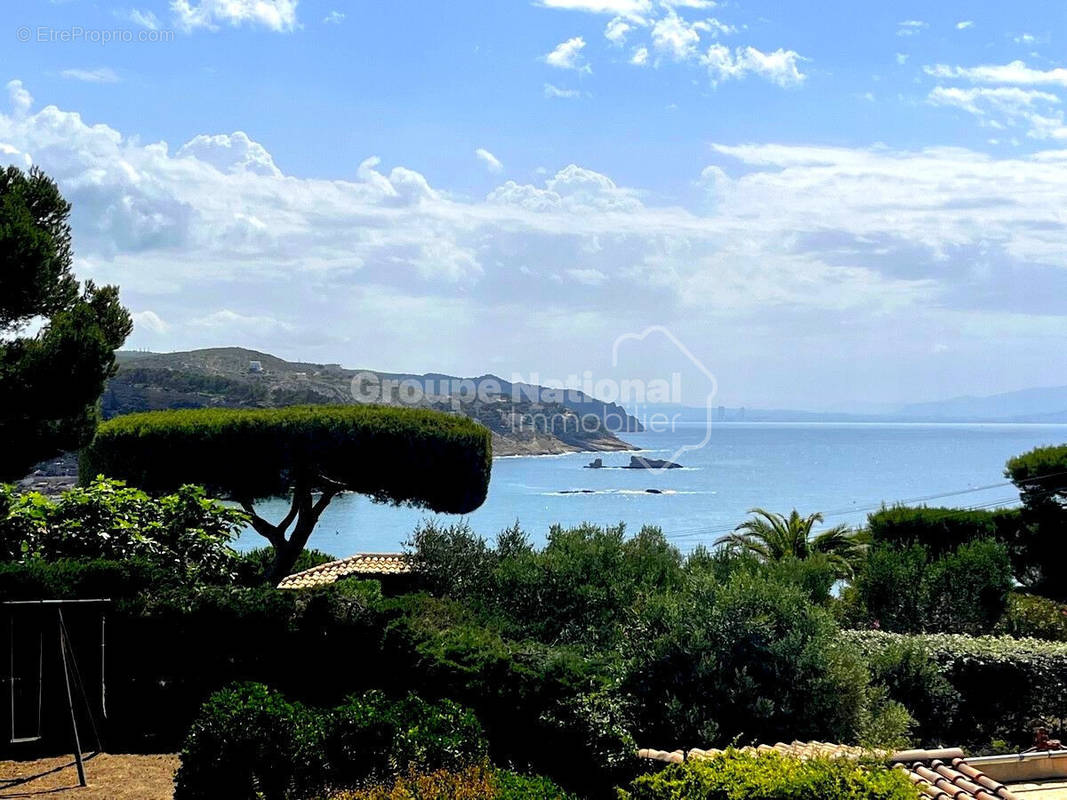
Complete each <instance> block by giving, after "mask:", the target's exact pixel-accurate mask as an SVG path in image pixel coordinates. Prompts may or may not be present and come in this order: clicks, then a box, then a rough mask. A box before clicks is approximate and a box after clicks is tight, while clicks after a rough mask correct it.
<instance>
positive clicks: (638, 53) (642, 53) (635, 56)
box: [630, 47, 648, 67]
mask: <svg viewBox="0 0 1067 800" xmlns="http://www.w3.org/2000/svg"><path fill="white" fill-rule="evenodd" d="M630 63H631V64H633V65H634V66H635V67H643V66H645V65H646V64H647V63H648V48H647V47H635V48H634V51H633V53H632V54H631V56H630Z"/></svg>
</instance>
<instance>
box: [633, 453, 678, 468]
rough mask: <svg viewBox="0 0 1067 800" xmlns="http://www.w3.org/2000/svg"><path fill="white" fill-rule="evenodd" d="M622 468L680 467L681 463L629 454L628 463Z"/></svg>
mask: <svg viewBox="0 0 1067 800" xmlns="http://www.w3.org/2000/svg"><path fill="white" fill-rule="evenodd" d="M623 469H682V465H681V464H675V463H674V462H673V461H665V460H663V459H659V458H641V457H640V456H630V463H629V464H627V465H626V466H625V467H623Z"/></svg>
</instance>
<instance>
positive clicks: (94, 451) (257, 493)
mask: <svg viewBox="0 0 1067 800" xmlns="http://www.w3.org/2000/svg"><path fill="white" fill-rule="evenodd" d="M161 453H165V454H166V457H165V458H160V456H159V454H161ZM491 468H492V445H491V437H490V433H489V430H488V429H487V428H484V427H482V426H481V425H478V424H477V423H475V422H473V421H471V420H469V419H467V418H466V417H459V416H453V415H449V414H444V413H441V412H438V411H426V410H422V409H413V408H387V407H382V406H289V407H285V408H268V409H228V408H199V409H182V410H177V411H153V412H146V413H141V414H128V415H126V416H122V417H116V418H115V419H112V420H109V421H108V422H105V423H104V424H102V425H101V426H100V428H99V429H98V430H97V434H96V439H95V440H94V441H93V443H92V444H91V445H90V446H89V447H88V448H86V450H85V451H83V453H82V463H81V467H80V470H79V471H80V474H81V477H82V480H90V479H92V478H93V477H95V476H96V475H99V474H104V475H108V476H110V477H116V478H123V479H125V480H128V481H129V482H130V483H132V484H134V485H136V486H139V487H141V488H143V489H145V490H148V491H171V490H173V489H174V488H175V487H177V486H181V485H183V484H186V483H189V482H195V483H199V484H202V485H204V486H206V487H208V488H209V489H210V490H211V491H214V492H217V493H220V494H222V495H225V496H232V497H237V498H248V499H259V498H264V497H271V496H285V495H286V494H287V493H288V491H289V490H290V488H291V483H290V481H291V480H292V479H293V478H294V476H299V477H300V479H301V480H303V481H304V483H305V484H307V485H308V487H309V488H310V489H312V490H314V489H325V490H332V489H334V487H335V485H336V483H341V484H343V485H344V486H345V488H346V489H348V490H350V491H356V492H360V493H361V494H366V495H369V496H371V497H373V498H374V499H375V500H379V501H387V502H393V503H414V504H419V505H423V506H426V507H427V508H430V509H433V510H435V511H441V512H450V513H457V514H460V513H467V512H469V511H472V510H474V509H475V508H477V507H478V506H479V505H481V504H482V502H483V501H484V500H485V495H486V491H487V489H488V486H489V473H490V470H491ZM325 476H329V478H328V479H327V478H326V477H325Z"/></svg>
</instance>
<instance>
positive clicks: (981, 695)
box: [843, 631, 1067, 747]
mask: <svg viewBox="0 0 1067 800" xmlns="http://www.w3.org/2000/svg"><path fill="white" fill-rule="evenodd" d="M843 637H844V638H845V639H846V640H847V641H849V642H851V643H853V644H855V645H856V646H858V647H859V648H860V649H861V650H862V651H863V652H864V653H865V655H866V656H867V657H868V659H869V660H871V661H872V662H873V663H876V664H877V663H878V662H879V661H880V660H883V659H887V658H888V659H889V661H890V662H893V661H894V660H895V661H896V665H895V666H894V665H892V663H890V664H889V665H885V666H883V667H882V668H881V669H880V670H876V672H878V671H880V672H881V673H882V675H883V680H885V682H886V683H887V684H889V685H890V687H891V691H892V692H893V693H894V694H895V699H898V700H900V701H901V702H903V703H908V702H909V698H910V701H911V702H912V703H913V705H911V706H909V708H913V709H915V710H917V711H920V712H921V713H922V714H923V717H924V720H923V722H924V723H925V725H926V726H927V727H926V731H927V732H928V733H927V735H924V737H923V738H924V740H925V741H924V743H926V744H937V743H950V744H953V745H975V746H978V747H983V746H986V745H988V743H989V742H991V741H994V740H1002V741H1005V742H1008V743H1011V744H1014V745H1016V746H1029V745H1030V744H1032V743H1033V728H1034V725H1035V723H1036V722H1039V721H1040V720H1046V721H1049V722H1051V721H1054V720H1061V719H1064V718H1067V643H1059V642H1045V641H1041V640H1038V639H1015V638H1012V637H1010V636H964V635H960V634H929V635H899V634H892V633H885V632H879V631H845V632H844V633H843ZM894 652H897V653H900V652H905V653H909V654H910V655H909V656H908V658H909V660H910V661H911V664H910V665H908V664H904V663H902V662H901V660H900V658H899V657H894V656H893V655H892V654H893V653H894ZM919 653H922V654H925V656H926V658H928V659H929V661H930V663H932V664H933V665H935V666H936V668H937V671H938V673H940V675H941V677H942V678H944V680H945V681H946V682H947V684H948V686H950V687H951V692H947V691H946V689H947V687H946V686H945V684H944V683H941V682H940V681H934V680H932V675H931V673H930V671H929V668H928V667H924V666H922V663H921V659H920V656H919ZM887 654H888V655H887ZM894 672H895V673H896V678H894V679H893V680H895V684H894V683H892V682H891V680H890V678H888V677H886V676H891V675H893V673H894ZM909 676H910V677H909ZM923 698H929V700H928V701H927V703H928V704H927V705H926V706H925V708H923V706H922V705H920V704H921V703H922V702H924V701H923ZM956 698H958V700H957V699H956ZM933 703H936V705H935V704H933Z"/></svg>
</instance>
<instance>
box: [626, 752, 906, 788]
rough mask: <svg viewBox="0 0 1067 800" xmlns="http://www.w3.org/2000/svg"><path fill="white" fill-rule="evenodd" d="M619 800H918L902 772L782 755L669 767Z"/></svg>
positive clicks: (740, 755)
mask: <svg viewBox="0 0 1067 800" xmlns="http://www.w3.org/2000/svg"><path fill="white" fill-rule="evenodd" d="M619 797H620V798H621V800H828V798H833V800H918V797H919V791H918V789H916V788H915V786H914V785H912V783H911V781H910V780H908V777H907V775H905V774H904V772H902V771H900V770H896V769H893V768H891V767H888V766H885V765H884V764H876V763H873V762H870V763H861V762H858V761H854V760H852V759H847V758H812V759H799V758H795V757H790V756H785V755H781V754H780V753H760V754H756V755H751V754H748V753H744V752H740V751H737V750H727V751H726V752H725V753H723V754H722V755H720V756H715V757H712V758H708V759H699V760H689V761H687V762H685V763H684V764H672V765H670V766H668V767H667V768H666V769H664V770H663V771H661V772H657V773H653V774H649V775H643V776H641V777H639V778H637V779H636V780H635V781H634V782H633V784H631V786H630V787H629V790H628V791H624V792H620V794H619Z"/></svg>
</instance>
